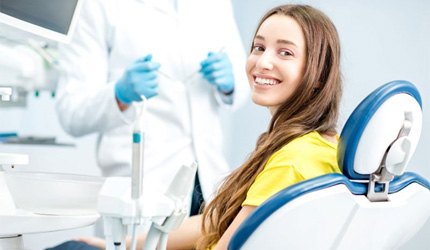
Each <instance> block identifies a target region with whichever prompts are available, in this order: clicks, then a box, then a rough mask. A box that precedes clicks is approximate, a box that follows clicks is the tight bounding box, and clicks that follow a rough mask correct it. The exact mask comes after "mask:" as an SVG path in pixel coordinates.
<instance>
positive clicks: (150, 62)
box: [56, 0, 248, 214]
mask: <svg viewBox="0 0 430 250" xmlns="http://www.w3.org/2000/svg"><path fill="white" fill-rule="evenodd" d="M59 51H60V64H61V66H62V68H63V71H64V74H63V75H62V77H61V80H60V84H59V92H58V93H59V94H58V98H57V104H56V110H57V113H58V117H59V121H60V123H61V125H62V127H63V128H64V129H65V130H66V131H67V132H68V133H69V134H70V135H72V136H76V137H80V136H85V135H88V134H93V133H97V134H98V140H97V147H96V157H97V162H98V165H99V167H100V169H101V172H102V174H103V175H104V176H128V175H130V170H131V167H130V166H131V148H132V141H131V134H132V129H133V123H134V121H135V120H136V119H137V118H138V117H137V116H138V113H139V107H140V106H141V104H142V98H141V96H145V97H146V99H147V114H146V115H145V117H146V120H145V122H144V123H145V142H144V168H145V170H144V188H147V189H154V190H155V189H157V190H160V188H161V190H162V189H163V188H167V186H168V183H170V182H171V181H172V178H173V177H174V175H175V173H176V172H177V170H178V169H179V168H180V167H181V165H184V164H190V163H191V162H193V161H197V162H198V175H197V177H198V179H196V184H197V185H196V188H197V189H196V190H198V188H199V186H200V188H201V192H202V194H203V199H204V200H206V201H209V200H210V199H211V198H210V197H211V196H212V194H213V192H214V190H215V189H216V187H217V186H218V185H219V181H220V180H221V179H222V178H223V177H225V175H227V174H228V173H229V172H230V171H231V169H230V168H229V166H228V165H227V162H226V160H225V157H224V155H223V135H222V128H221V122H220V117H219V115H220V110H221V109H222V108H223V107H230V108H233V109H234V108H236V107H238V106H240V105H241V104H242V103H243V102H244V100H246V99H247V97H248V88H247V86H246V76H245V74H244V71H243V68H244V65H245V52H244V49H243V46H242V42H241V38H240V35H239V32H238V29H237V26H236V23H235V20H234V16H233V10H232V6H231V3H230V1H229V0H186V1H184V0H151V1H149V0H142V1H136V0H91V1H84V6H83V9H82V11H81V18H80V19H79V20H78V23H77V28H76V31H75V34H74V37H73V38H72V41H71V43H70V44H68V45H63V46H61V47H60V48H59ZM199 184H200V185H199ZM194 193H195V194H198V193H199V192H196V191H194ZM191 196H192V194H191V193H190V202H191ZM201 199H202V197H200V198H198V199H197V200H199V201H200V202H201ZM193 205H194V207H193V209H192V210H193V211H191V214H195V213H198V210H199V204H198V203H197V204H196V203H193Z"/></svg>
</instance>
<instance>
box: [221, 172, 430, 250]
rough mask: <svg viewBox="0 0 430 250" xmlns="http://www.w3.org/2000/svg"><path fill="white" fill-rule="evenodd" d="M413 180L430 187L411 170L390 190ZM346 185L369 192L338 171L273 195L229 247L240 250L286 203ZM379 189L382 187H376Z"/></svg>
mask: <svg viewBox="0 0 430 250" xmlns="http://www.w3.org/2000/svg"><path fill="white" fill-rule="evenodd" d="M411 183H418V184H420V185H422V186H423V187H426V188H427V189H429V190H430V182H429V181H427V180H426V179H424V178H423V177H421V176H420V175H418V174H415V173H411V172H407V173H405V174H404V175H402V176H399V177H396V178H394V180H393V181H392V182H390V186H389V191H388V192H389V193H390V194H391V193H396V192H398V191H400V190H402V189H403V188H405V187H407V186H408V185H409V184H411ZM340 184H341V185H345V186H346V187H347V188H348V189H349V190H350V191H351V193H352V194H354V195H365V194H367V189H368V184H367V183H363V182H352V181H350V180H349V179H348V178H346V176H344V175H342V174H338V173H333V174H326V175H323V176H319V177H316V178H313V179H310V180H306V181H303V182H300V183H297V184H295V185H292V186H290V187H287V188H285V189H284V190H282V191H280V192H278V193H277V194H275V195H273V196H272V197H271V198H269V199H268V200H267V201H265V202H264V203H263V204H261V205H260V206H258V207H257V208H256V209H255V210H254V211H253V212H252V213H251V214H250V215H249V216H248V218H247V219H246V220H245V221H244V222H243V223H242V224H241V225H240V227H239V228H238V229H237V230H236V232H235V233H234V235H233V237H232V238H231V240H230V242H229V245H228V250H238V249H240V248H241V247H242V246H243V244H244V243H245V242H246V241H247V240H248V238H249V237H250V236H251V235H252V233H253V232H254V231H255V230H256V229H257V228H258V226H259V225H261V223H263V222H264V221H265V220H266V219H267V218H268V217H269V216H270V215H271V214H273V213H274V212H275V211H276V210H278V209H279V208H281V207H282V206H285V205H286V204H287V203H288V202H290V201H292V200H294V199H296V198H298V197H300V196H304V195H305V194H308V193H311V192H315V191H318V190H321V189H325V188H329V187H332V186H335V185H340ZM376 188H377V189H378V187H376Z"/></svg>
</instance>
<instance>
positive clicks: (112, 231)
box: [98, 97, 197, 250]
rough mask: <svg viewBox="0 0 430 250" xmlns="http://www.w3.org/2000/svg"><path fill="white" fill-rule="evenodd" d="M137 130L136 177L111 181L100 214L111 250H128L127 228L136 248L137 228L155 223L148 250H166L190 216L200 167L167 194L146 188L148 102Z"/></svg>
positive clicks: (181, 176)
mask: <svg viewBox="0 0 430 250" xmlns="http://www.w3.org/2000/svg"><path fill="white" fill-rule="evenodd" d="M142 99H143V102H142V103H143V106H142V110H141V115H140V116H139V118H138V120H137V121H136V123H135V125H134V129H133V151H132V176H131V181H130V178H128V177H109V178H107V180H106V181H105V184H104V185H103V187H102V190H101V191H100V194H99V200H98V210H99V212H100V214H101V215H102V216H103V219H104V230H105V239H106V249H107V250H114V249H115V250H125V249H126V240H125V238H126V234H127V226H131V231H132V232H131V234H132V237H131V249H135V248H136V238H137V237H136V226H138V225H142V224H144V223H145V222H146V221H148V220H150V221H152V225H151V228H150V231H149V233H148V237H147V240H146V242H145V246H144V249H148V250H149V249H155V247H156V246H157V245H158V249H165V248H166V243H167V234H168V233H169V232H170V231H171V230H173V229H176V228H178V227H179V226H180V225H181V223H182V221H183V219H184V218H185V216H186V214H187V204H186V202H185V199H186V197H187V195H188V194H189V191H190V190H191V188H192V185H193V178H194V176H195V174H196V170H197V164H196V163H193V164H192V165H191V166H182V168H181V169H180V170H179V171H178V172H177V173H176V175H175V178H174V179H173V181H172V183H171V184H170V186H169V188H168V190H167V192H166V193H164V194H157V193H156V192H153V191H149V192H146V193H144V190H143V189H142V187H143V139H144V124H143V123H144V122H146V121H145V113H146V101H147V100H146V99H145V97H142Z"/></svg>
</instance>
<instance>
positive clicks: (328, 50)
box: [197, 5, 342, 249]
mask: <svg viewBox="0 0 430 250" xmlns="http://www.w3.org/2000/svg"><path fill="white" fill-rule="evenodd" d="M272 15H286V16H289V17H291V18H293V19H294V20H296V21H297V22H298V23H299V25H300V26H301V28H302V31H303V33H304V36H305V41H306V66H305V72H304V76H303V79H302V82H301V84H300V85H299V86H298V88H297V90H296V91H295V93H294V94H293V95H292V96H291V98H289V99H288V100H286V101H285V103H283V104H282V105H281V106H280V107H279V108H278V109H277V111H276V112H275V114H274V115H273V117H272V120H271V122H270V125H269V128H268V130H267V131H266V132H265V133H263V134H262V135H260V137H259V139H258V140H257V144H256V147H255V150H254V151H253V152H252V153H251V154H250V156H249V158H248V159H247V160H246V161H245V163H244V164H243V165H242V166H241V167H240V168H238V169H237V170H235V171H234V172H233V173H232V174H231V175H230V176H229V177H228V178H227V179H226V180H225V182H224V183H223V184H222V186H221V187H220V188H219V190H218V193H217V195H216V197H215V198H214V199H213V200H212V202H211V203H210V204H209V205H208V206H207V207H206V208H205V210H204V213H203V223H202V231H203V236H202V237H201V239H200V240H199V242H198V244H197V249H206V248H207V247H209V246H211V245H213V244H216V243H217V242H218V241H219V239H220V238H221V236H222V235H223V234H224V232H225V231H226V230H227V228H228V227H229V225H230V224H231V222H232V221H233V220H234V218H235V217H236V215H237V214H238V213H239V211H240V209H241V204H242V202H243V201H244V200H245V198H246V194H247V192H248V190H249V188H250V186H251V185H252V183H253V182H254V181H255V178H256V177H257V175H258V174H259V173H260V172H261V171H262V170H263V168H264V166H265V163H266V161H267V160H268V159H269V157H270V156H271V155H272V154H273V153H275V152H276V151H278V150H279V149H281V147H282V146H284V145H286V144H287V143H288V142H290V141H291V140H293V139H294V138H296V137H299V136H302V135H305V134H307V133H309V132H311V131H318V132H319V133H320V134H331V135H333V134H335V133H336V123H337V118H338V108H339V103H340V99H341V93H342V83H341V72H340V42H339V37H338V34H337V30H336V28H335V26H334V25H333V23H332V22H331V21H330V19H329V18H328V17H327V16H326V15H325V14H324V13H322V12H321V11H319V10H317V9H315V8H313V7H311V6H307V5H282V6H278V7H275V8H273V9H271V10H270V11H269V12H267V14H266V15H265V16H264V17H263V18H262V19H261V21H260V23H259V25H258V26H257V30H256V33H257V31H258V29H259V27H260V26H261V24H262V23H263V22H264V21H265V20H266V19H267V18H268V17H270V16H272ZM256 33H255V34H256Z"/></svg>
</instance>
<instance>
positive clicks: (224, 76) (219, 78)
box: [200, 52, 234, 94]
mask: <svg viewBox="0 0 430 250" xmlns="http://www.w3.org/2000/svg"><path fill="white" fill-rule="evenodd" d="M200 65H201V69H200V73H201V74H202V75H203V77H204V78H205V79H206V80H207V81H208V82H209V83H210V84H213V85H215V86H216V87H217V89H218V90H219V91H221V92H222V93H224V94H231V93H232V92H233V91H234V76H233V68H232V65H231V62H230V59H229V58H228V55H227V54H226V53H224V52H220V53H213V52H209V53H208V57H207V58H206V59H205V60H203V61H202V62H201V63H200Z"/></svg>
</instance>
